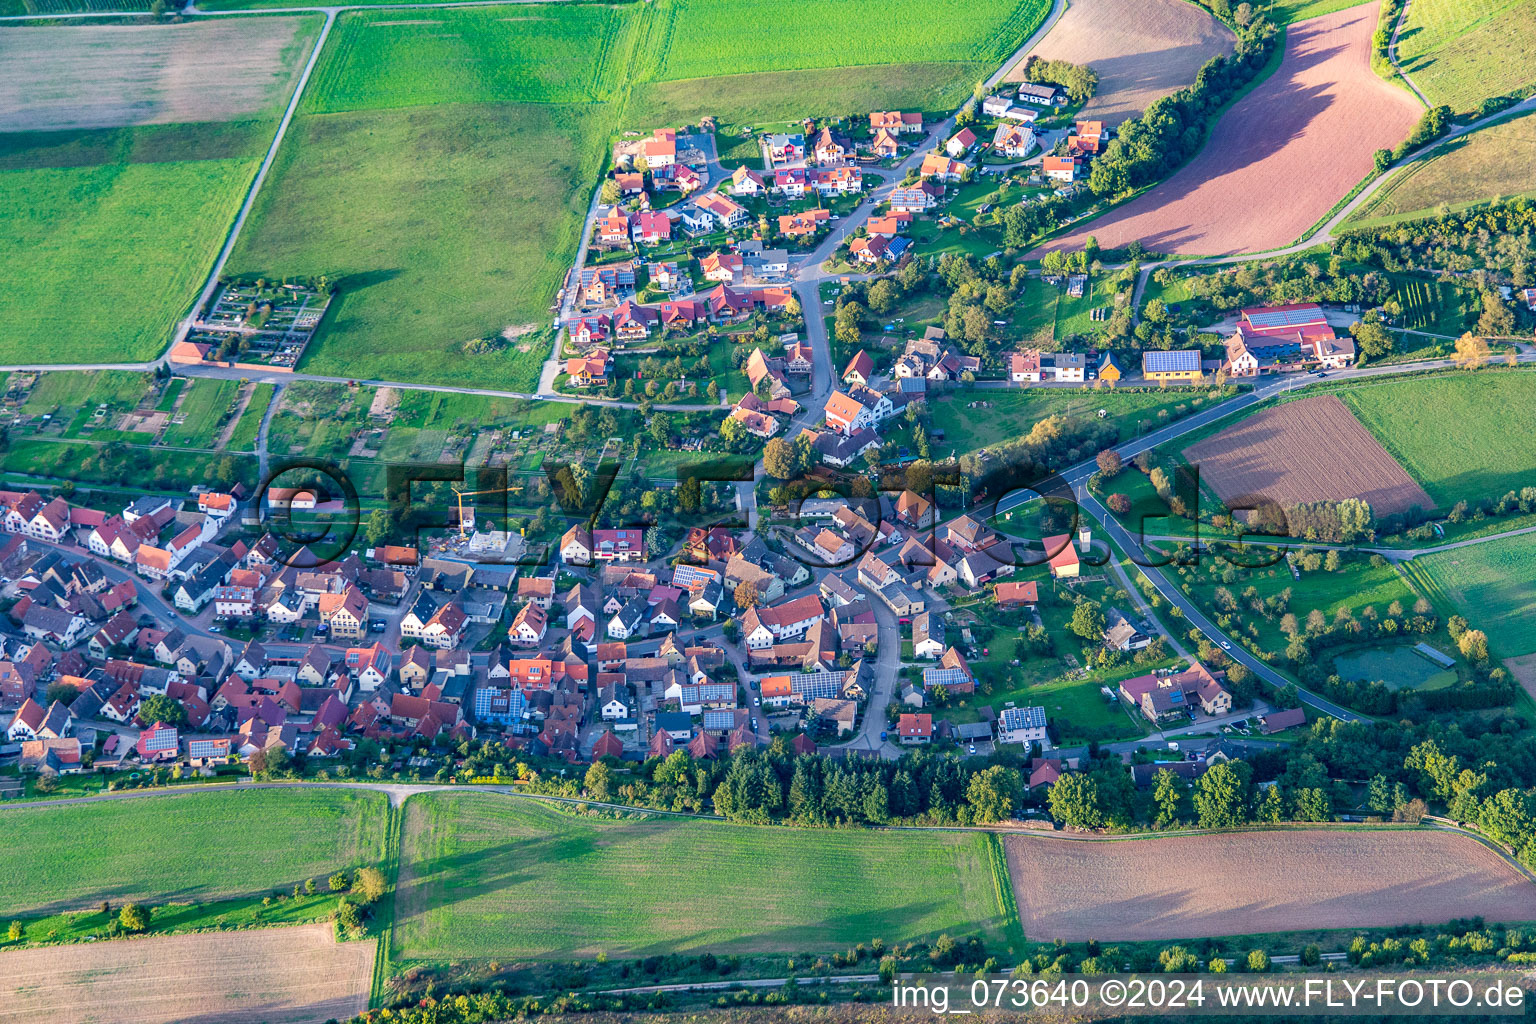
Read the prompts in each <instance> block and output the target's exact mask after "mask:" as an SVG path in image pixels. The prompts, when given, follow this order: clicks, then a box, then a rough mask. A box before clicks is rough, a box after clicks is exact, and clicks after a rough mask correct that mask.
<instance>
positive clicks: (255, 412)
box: [225, 384, 276, 452]
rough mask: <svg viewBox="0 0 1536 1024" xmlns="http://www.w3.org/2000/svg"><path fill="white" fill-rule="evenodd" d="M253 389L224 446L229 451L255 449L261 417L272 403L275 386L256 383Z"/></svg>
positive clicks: (249, 450) (251, 450)
mask: <svg viewBox="0 0 1536 1024" xmlns="http://www.w3.org/2000/svg"><path fill="white" fill-rule="evenodd" d="M255 389H256V390H255V391H253V392H251V400H250V401H249V402H247V403H246V406H245V412H243V413H241V414H240V422H239V423H237V424H235V429H234V432H233V433H232V434H230V435H229V444H228V445H226V446H225V447H226V448H227V449H228V450H229V451H232V452H253V451H255V450H256V435H257V434H259V433H260V432H261V418H262V416H263V415H264V414H265V413H266V411H267V406H269V405H271V404H272V393H273V392H274V391H275V390H276V388H275V387H274V386H273V385H271V384H257V385H255Z"/></svg>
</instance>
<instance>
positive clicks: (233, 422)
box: [213, 384, 256, 451]
mask: <svg viewBox="0 0 1536 1024" xmlns="http://www.w3.org/2000/svg"><path fill="white" fill-rule="evenodd" d="M255 393H256V385H255V384H247V385H245V387H243V388H241V389H240V404H239V405H237V406H235V414H234V415H233V416H231V417H230V418H229V422H228V423H226V424H224V429H223V430H221V431H219V439H218V440H217V441H216V442H214V445H213V447H214V449H215V450H216V451H223V450H224V447H225V445H227V444H229V439H230V437H231V436H232V435H233V434H234V432H235V428H236V427H238V426H239V425H240V417H241V416H244V415H245V410H246V407H247V406H249V405H250V404H251V396H252V395H254V394H255Z"/></svg>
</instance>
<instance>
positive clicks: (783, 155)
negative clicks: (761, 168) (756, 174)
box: [763, 132, 805, 167]
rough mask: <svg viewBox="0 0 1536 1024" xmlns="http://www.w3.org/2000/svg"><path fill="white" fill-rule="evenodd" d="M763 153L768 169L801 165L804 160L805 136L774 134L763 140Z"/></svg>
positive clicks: (783, 133)
mask: <svg viewBox="0 0 1536 1024" xmlns="http://www.w3.org/2000/svg"><path fill="white" fill-rule="evenodd" d="M763 152H764V154H765V155H766V156H767V157H768V164H769V166H770V167H783V166H785V165H786V164H795V163H801V162H803V161H804V160H805V136H804V135H801V134H800V133H798V132H796V133H795V134H793V135H791V134H787V133H785V132H776V133H775V134H772V135H768V136H765V137H764V138H763Z"/></svg>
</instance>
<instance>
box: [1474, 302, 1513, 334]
mask: <svg viewBox="0 0 1536 1024" xmlns="http://www.w3.org/2000/svg"><path fill="white" fill-rule="evenodd" d="M1477 333H1478V334H1480V335H1483V336H1484V337H1495V338H1497V337H1501V336H1504V335H1509V334H1514V333H1515V314H1514V312H1513V311H1511V310H1510V308H1509V307H1508V306H1506V305H1504V300H1503V299H1501V298H1499V297H1498V296H1497V295H1495V294H1494V293H1493V292H1488V291H1485V292H1483V312H1482V315H1481V316H1479V317H1478V318H1477Z"/></svg>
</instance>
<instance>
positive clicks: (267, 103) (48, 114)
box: [0, 17, 319, 132]
mask: <svg viewBox="0 0 1536 1024" xmlns="http://www.w3.org/2000/svg"><path fill="white" fill-rule="evenodd" d="M318 27H319V19H318V18H315V17H290V18H285V17H270V18H228V19H223V20H220V19H214V20H208V21H203V20H199V21H196V22H192V23H189V24H183V25H49V26H45V27H37V28H14V29H7V30H6V31H5V32H3V33H0V132H21V131H57V130H62V129H77V128H117V127H122V126H124V125H139V124H172V123H177V122H197V121H230V120H235V119H237V118H242V117H248V116H252V115H260V114H262V113H264V112H268V111H270V110H272V109H273V108H275V107H276V106H277V105H278V104H279V103H281V102H282V101H283V100H285V99H287V97H288V92H289V88H290V86H291V85H292V83H293V80H294V76H295V75H296V74H297V72H298V67H299V60H298V58H299V56H300V55H301V54H302V53H303V52H305V48H306V46H305V44H307V43H308V41H309V40H310V39H312V38H313V37H314V32H315V30H316V29H318Z"/></svg>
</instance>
